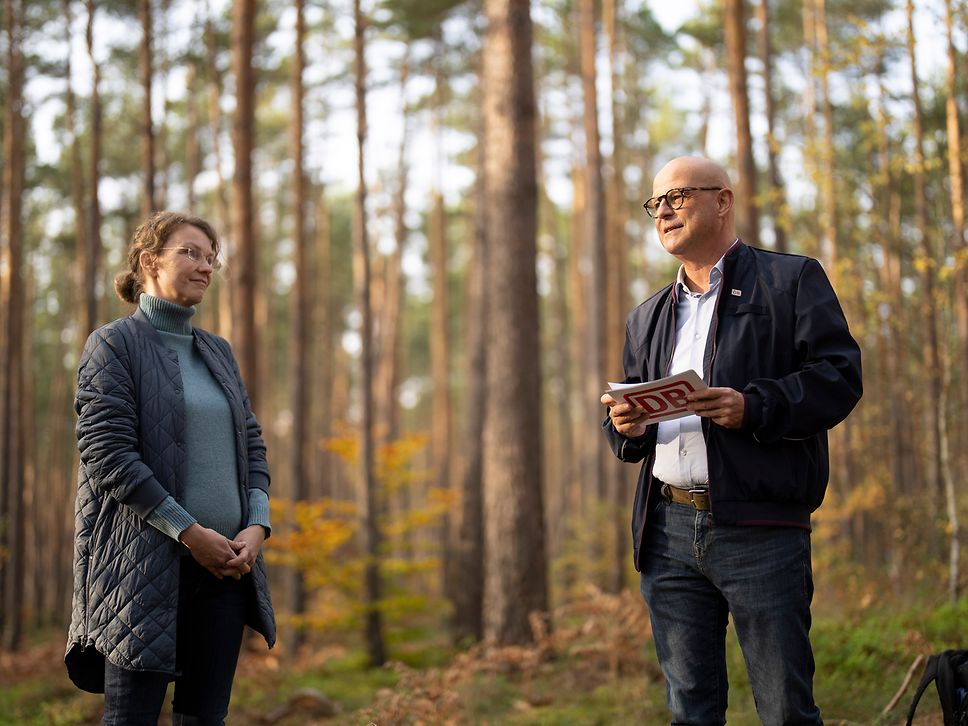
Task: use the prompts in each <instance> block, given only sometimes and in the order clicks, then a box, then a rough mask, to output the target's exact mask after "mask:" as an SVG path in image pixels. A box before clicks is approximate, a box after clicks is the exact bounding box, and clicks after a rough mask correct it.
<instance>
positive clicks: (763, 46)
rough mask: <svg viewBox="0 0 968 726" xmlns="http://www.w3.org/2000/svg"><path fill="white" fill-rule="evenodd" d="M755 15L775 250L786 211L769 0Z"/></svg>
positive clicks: (782, 239)
mask: <svg viewBox="0 0 968 726" xmlns="http://www.w3.org/2000/svg"><path fill="white" fill-rule="evenodd" d="M756 17H757V19H758V21H759V28H758V29H757V40H758V41H759V42H758V45H759V51H760V62H761V63H762V65H763V104H764V106H763V108H764V114H765V116H766V165H767V166H766V168H767V172H766V173H767V179H768V181H769V197H768V198H769V207H770V217H771V218H772V219H773V247H774V249H776V250H777V251H778V252H786V251H787V248H788V246H789V245H788V243H787V230H786V225H787V224H788V216H789V214H788V210H787V204H786V194H785V192H784V189H783V181H782V180H781V178H780V166H779V164H778V163H777V154H779V151H780V140H779V139H778V138H777V136H776V103H775V101H774V93H773V44H772V42H771V40H770V17H771V15H770V0H759V2H758V3H757V4H756Z"/></svg>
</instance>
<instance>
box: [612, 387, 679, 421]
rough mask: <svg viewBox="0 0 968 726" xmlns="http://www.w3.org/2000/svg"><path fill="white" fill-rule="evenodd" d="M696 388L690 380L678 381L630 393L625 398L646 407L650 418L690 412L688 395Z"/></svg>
mask: <svg viewBox="0 0 968 726" xmlns="http://www.w3.org/2000/svg"><path fill="white" fill-rule="evenodd" d="M695 390H696V389H695V388H693V386H692V385H691V384H690V383H689V382H688V381H676V382H675V383H670V384H667V385H665V386H659V387H658V388H651V389H649V390H647V391H639V392H638V393H630V394H628V395H626V396H625V400H626V401H628V402H629V403H631V404H634V405H636V406H641V407H642V408H644V409H645V411H646V413H647V414H648V415H649V418H655V417H657V416H668V415H670V414H677V413H688V411H689V409H688V408H687V405H686V395H687V394H689V393H692V392H693V391H695Z"/></svg>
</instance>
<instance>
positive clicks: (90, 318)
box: [81, 0, 102, 339]
mask: <svg viewBox="0 0 968 726" xmlns="http://www.w3.org/2000/svg"><path fill="white" fill-rule="evenodd" d="M96 7H97V6H96V5H95V4H94V0H87V30H86V33H85V37H86V39H87V54H88V57H89V58H90V60H91V68H92V72H93V78H92V81H91V159H90V164H91V166H90V169H89V175H90V176H89V177H88V189H89V193H90V195H91V196H90V200H89V203H90V209H89V211H88V215H87V223H88V229H87V234H86V235H85V238H86V239H85V242H86V243H87V251H86V254H85V256H84V284H85V288H84V292H85V297H84V325H83V329H82V331H81V333H82V335H81V338H82V339H84V338H86V337H87V336H88V334H89V333H91V332H92V331H93V330H94V329H95V328H96V327H97V324H98V302H99V297H100V296H99V295H98V278H99V277H100V275H101V196H100V193H99V189H98V188H99V187H100V184H101V115H102V111H101V93H100V87H101V66H100V64H99V63H98V62H97V60H96V59H95V57H94V11H95V9H96Z"/></svg>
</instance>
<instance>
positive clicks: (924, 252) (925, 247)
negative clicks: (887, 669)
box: [906, 0, 959, 599]
mask: <svg viewBox="0 0 968 726" xmlns="http://www.w3.org/2000/svg"><path fill="white" fill-rule="evenodd" d="M906 9H907V50H908V59H909V61H910V71H911V100H912V102H913V105H914V210H915V228H916V229H917V230H918V236H919V237H920V240H921V250H920V259H919V265H918V267H919V268H920V269H921V270H922V272H921V285H922V291H921V292H922V296H923V321H924V322H923V330H924V335H925V347H926V351H925V360H926V362H927V371H926V373H927V379H928V390H929V391H930V394H931V398H930V400H931V401H934V402H935V405H930V406H929V407H928V409H929V414H928V415H929V420H930V434H931V436H930V439H929V440H930V454H931V457H932V461H931V468H932V469H933V471H934V482H935V491H936V492H937V493H938V494H940V495H942V496H944V498H945V501H946V503H947V507H946V509H947V512H946V514H947V517H948V528H947V529H948V538H949V550H948V562H949V573H948V574H949V580H948V593H949V596H951V597H952V598H953V599H957V593H958V563H959V546H958V537H959V522H958V508H957V505H956V502H955V492H954V482H953V480H952V478H951V471H950V467H949V464H948V424H947V417H946V416H945V411H946V410H947V408H946V405H947V401H946V398H945V397H946V393H945V390H944V380H945V371H944V357H943V354H942V350H941V337H940V334H939V331H938V315H939V313H938V300H937V291H936V283H937V265H938V257H937V253H936V252H935V249H934V244H933V239H934V234H933V228H932V227H930V226H929V222H928V207H927V171H926V168H925V154H924V111H923V108H922V105H921V91H920V87H921V85H920V81H919V78H918V68H917V54H916V41H915V35H914V0H907V5H906Z"/></svg>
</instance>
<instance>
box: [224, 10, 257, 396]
mask: <svg viewBox="0 0 968 726" xmlns="http://www.w3.org/2000/svg"><path fill="white" fill-rule="evenodd" d="M254 43H255V0H237V2H235V3H234V4H233V6H232V68H233V71H234V74H235V116H234V119H233V125H232V143H233V146H234V148H235V172H234V173H233V175H232V209H231V216H232V243H233V255H232V258H233V259H232V261H233V263H234V264H233V268H234V269H233V272H232V286H233V288H234V291H233V301H234V302H235V303H236V304H235V305H233V307H232V335H233V339H232V344H233V346H234V347H235V355H236V357H237V358H238V361H239V368H240V369H241V371H242V379H243V380H244V381H245V385H246V387H247V388H248V392H249V398H250V400H251V401H252V408H253V410H254V411H255V412H256V415H258V414H259V412H260V406H259V403H260V391H259V371H258V360H259V356H258V348H257V344H256V324H255V304H256V278H257V267H256V265H257V264H258V256H257V254H256V239H255V220H254V218H253V199H252V149H253V144H254V143H255V128H254V127H255V84H256V79H255V73H254V70H253V68H252V50H253V45H254Z"/></svg>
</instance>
